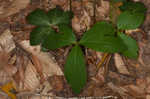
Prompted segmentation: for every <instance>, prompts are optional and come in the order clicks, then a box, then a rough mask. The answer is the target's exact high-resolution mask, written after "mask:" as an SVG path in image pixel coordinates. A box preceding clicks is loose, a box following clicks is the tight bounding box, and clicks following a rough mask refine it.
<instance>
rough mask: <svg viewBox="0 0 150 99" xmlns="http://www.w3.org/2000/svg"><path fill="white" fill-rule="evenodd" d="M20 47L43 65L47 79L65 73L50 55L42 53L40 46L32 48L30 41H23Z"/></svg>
mask: <svg viewBox="0 0 150 99" xmlns="http://www.w3.org/2000/svg"><path fill="white" fill-rule="evenodd" d="M20 45H21V46H22V47H23V48H24V49H25V50H26V51H28V52H29V53H32V54H33V55H35V56H36V57H37V58H38V59H39V61H40V62H41V64H42V68H43V74H44V77H45V79H47V78H48V77H49V76H52V75H63V72H62V71H61V69H60V68H59V66H58V64H57V63H56V62H55V60H54V57H52V55H51V54H50V53H47V52H42V51H41V48H40V46H30V44H29V41H26V40H25V41H22V42H21V43H20Z"/></svg>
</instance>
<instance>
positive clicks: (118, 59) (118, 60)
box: [114, 54, 130, 75]
mask: <svg viewBox="0 0 150 99" xmlns="http://www.w3.org/2000/svg"><path fill="white" fill-rule="evenodd" d="M114 60H115V65H116V67H117V69H118V71H119V73H122V74H126V75H129V74H130V73H129V71H128V69H127V68H126V65H125V64H124V61H123V60H122V57H121V56H120V55H119V54H115V55H114Z"/></svg>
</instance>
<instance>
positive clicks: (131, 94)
mask: <svg viewBox="0 0 150 99" xmlns="http://www.w3.org/2000/svg"><path fill="white" fill-rule="evenodd" d="M33 1H34V0H33ZM46 1H47V2H51V1H50V0H45V1H39V2H40V4H41V5H48V4H47V3H45V2H46ZM72 1H73V2H72V5H73V6H77V7H79V8H78V11H74V10H73V9H75V10H76V8H72V11H73V12H74V14H75V17H74V18H73V20H72V26H73V28H74V30H75V31H76V33H77V35H79V36H80V35H83V34H82V33H83V31H86V29H88V28H89V27H90V26H91V25H92V24H93V22H92V21H93V14H92V13H93V12H92V11H93V5H92V3H91V2H93V1H94V0H83V2H82V3H81V1H80V0H77V1H76V0H72ZM140 1H142V2H144V3H145V5H148V3H147V2H148V0H140ZM16 2H17V0H12V4H11V6H10V8H9V7H8V8H7V9H5V10H3V9H2V8H0V12H1V13H4V14H3V15H2V16H1V18H4V17H10V18H12V15H13V17H16V18H17V17H18V16H17V15H19V13H21V12H22V10H21V9H25V10H27V11H28V10H30V9H27V6H29V5H30V4H29V1H28V0H27V1H26V2H25V4H24V5H23V6H21V5H20V3H19V2H23V1H19V2H17V3H16ZM52 2H53V3H51V4H49V5H50V6H48V7H49V8H48V9H51V8H53V7H55V6H56V5H59V6H61V7H62V8H63V9H64V10H66V9H67V10H69V0H66V2H67V3H66V2H64V1H62V2H64V3H60V2H58V0H52ZM74 2H78V3H79V5H78V3H74ZM100 2H101V3H100V4H99V3H98V4H97V7H96V10H97V15H96V20H107V13H108V10H109V9H108V8H109V7H108V3H109V2H108V1H105V0H100ZM14 3H15V4H14ZM80 3H81V4H80ZM3 4H5V3H3ZM103 4H104V5H103ZM12 5H15V6H14V8H11V7H12ZM41 5H36V6H34V7H33V8H36V7H40V8H43V9H47V8H46V6H44V7H43V6H41ZM83 5H84V7H86V8H84V7H83ZM3 6H5V5H3ZM80 7H81V8H80ZM148 7H149V6H148ZM16 8H17V9H16ZM8 9H9V10H8ZM148 11H149V8H148ZM79 12H80V13H79ZM5 13H6V14H5ZM15 13H18V14H16V15H15ZM148 15H149V14H147V16H148ZM23 20H25V19H23ZM23 20H22V19H21V21H23ZM148 22H149V18H147V20H146V21H145V23H144V25H143V27H142V29H143V30H144V31H145V32H146V34H147V35H149V34H148V33H149V31H150V29H149V28H148V27H149V23H148ZM29 27H30V26H29ZM4 28H5V27H4ZM14 28H16V27H14ZM5 32H6V34H5V35H6V36H3V35H4V34H3V33H0V34H1V35H0V45H2V46H1V48H0V49H1V51H2V54H0V56H1V58H2V59H1V61H2V62H1V63H4V64H2V65H1V66H4V65H5V66H4V67H6V68H7V69H8V67H7V66H8V65H11V66H12V67H15V68H14V69H11V70H10V71H9V73H10V75H11V76H13V77H11V76H10V75H8V74H6V73H5V72H4V71H2V72H0V78H1V79H2V80H0V81H2V82H0V84H1V85H4V84H6V83H7V82H9V81H12V80H13V81H14V76H16V75H19V76H20V79H18V81H19V83H20V84H16V85H15V86H16V87H18V91H20V93H19V94H25V93H26V92H27V91H28V92H27V93H28V94H31V93H36V92H42V94H49V95H51V96H52V95H53V96H56V93H57V92H56V91H58V93H57V96H62V97H67V96H75V95H73V94H72V93H71V92H70V89H69V87H68V85H67V84H66V83H65V81H63V80H64V79H62V78H61V77H60V76H59V75H61V76H62V77H63V72H62V70H63V69H62V68H63V67H60V66H62V64H61V63H63V62H64V60H65V58H66V55H64V56H61V55H62V54H59V53H60V52H65V50H66V49H67V48H62V49H59V50H56V51H54V52H53V55H54V54H55V55H59V56H57V57H61V58H56V61H54V59H55V57H54V56H52V55H51V53H45V52H40V48H39V46H38V47H37V48H32V47H31V46H30V47H31V48H30V47H29V43H28V41H23V40H20V41H22V42H20V43H19V45H20V46H21V48H19V50H21V49H24V50H25V53H26V54H22V53H24V51H23V52H19V53H21V54H17V55H16V53H17V52H18V50H15V49H16V47H17V48H18V46H16V43H14V39H13V38H14V37H13V36H12V35H11V33H12V32H13V31H11V30H10V29H9V28H8V29H7V30H6V31H5ZM7 32H8V33H7ZM21 32H28V30H24V31H21ZM21 32H20V33H21ZM138 33H139V32H134V33H132V34H131V35H132V36H133V37H134V38H136V40H137V41H138V44H139V45H140V46H139V47H140V49H141V50H143V51H141V52H139V53H140V54H141V56H140V57H139V59H138V61H137V60H131V59H123V60H118V59H115V58H114V59H112V60H115V61H121V63H122V61H123V62H124V64H125V65H121V67H119V68H118V66H116V65H118V64H114V63H113V62H112V63H110V64H111V66H110V68H109V71H110V72H112V74H114V75H111V76H109V75H108V77H107V79H106V81H105V80H104V79H103V72H104V70H103V69H101V70H100V71H99V74H98V75H97V76H96V78H95V77H94V78H92V79H90V78H89V82H88V84H87V86H86V88H85V89H84V91H83V93H81V94H80V95H79V96H107V95H114V96H116V97H119V99H136V98H140V99H142V98H143V99H145V98H146V99H149V85H150V83H149V71H150V68H149V62H148V59H149V57H150V56H149V51H148V50H149V43H148V41H149V38H148V39H147V40H146V41H147V42H146V43H145V42H143V40H141V38H139V37H141V35H138V37H137V34H138ZM7 36H8V37H7ZM14 36H15V35H14ZM29 49H30V50H29ZM37 50H38V51H37ZM60 50H61V51H60ZM90 50H91V49H87V51H88V55H87V56H86V58H87V60H88V62H87V63H88V66H89V67H94V66H95V67H96V64H97V63H98V61H99V60H101V57H100V55H98V54H96V55H95V54H94V52H91V51H90ZM4 53H6V54H4ZM7 54H8V55H9V56H6V55H7ZM22 55H23V56H22ZM16 56H17V57H16ZM18 56H19V57H18ZM96 56H99V57H96ZM93 57H94V59H93ZM120 57H121V56H120ZM5 58H6V59H5ZM13 58H14V59H13ZM3 59H5V61H3ZM10 60H12V63H11V62H10ZM19 60H20V61H19ZM60 60H61V61H60ZM139 60H142V61H143V63H144V64H145V65H144V64H141V62H140V61H139ZM17 61H19V62H17ZM21 61H24V62H21ZM57 61H59V63H58V64H57ZM8 63H9V64H8ZM16 63H17V64H16ZM35 64H36V66H35ZM48 64H51V65H48ZM90 64H91V65H90ZM119 64H120V62H119ZM51 66H52V67H51ZM48 68H49V69H48ZM60 68H61V69H62V70H61V69H60ZM102 68H103V67H102ZM124 68H126V69H124ZM117 69H118V70H117ZM89 71H90V73H92V74H93V73H94V72H95V69H93V68H91V70H89ZM120 73H121V74H120ZM122 74H125V75H124V76H121V75H122ZM56 75H58V78H57V76H56ZM126 75H128V76H126ZM4 76H5V77H4ZM129 76H131V78H134V79H136V80H135V81H134V80H132V81H131V82H130V84H128V83H126V84H123V83H122V81H124V79H126V80H127V81H129V79H130V77H129ZM49 77H53V80H56V83H55V81H50V82H51V83H52V82H53V84H50V83H49V82H47V80H48V79H49ZM89 77H90V76H89ZM110 77H114V78H115V79H116V80H115V81H111V80H110ZM43 78H44V79H43ZM120 78H123V79H120ZM93 79H94V80H93ZM95 79H96V80H95ZM144 79H146V81H144ZM41 80H45V82H41ZM107 80H108V81H107ZM117 80H119V81H120V82H119V83H120V84H118V83H116V81H117ZM20 81H21V82H20ZM14 82H16V81H14ZM33 82H34V83H33ZM63 82H64V83H63ZM96 82H98V83H96ZM101 82H104V83H101ZM100 83H101V84H100ZM58 85H60V86H58ZM91 85H92V87H91ZM44 86H47V87H48V89H46V88H47V87H44ZM62 86H63V87H65V88H62ZM145 86H148V87H147V88H145ZM40 87H41V89H40ZM43 87H44V88H43ZM55 88H56V90H55V91H53V90H52V89H55ZM57 88H58V89H57ZM143 88H145V89H143ZM42 89H44V90H42ZM64 89H65V90H64ZM50 90H51V91H50ZM93 90H95V91H93ZM108 90H109V91H108ZM49 91H50V92H49ZM88 91H89V92H88ZM90 91H92V92H91V93H90ZM19 94H18V95H19ZM30 98H31V99H34V98H35V99H38V96H35V97H34V96H32V97H31V96H30ZM42 98H43V99H44V97H42Z"/></svg>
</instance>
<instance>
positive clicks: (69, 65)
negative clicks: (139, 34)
mask: <svg viewBox="0 0 150 99" xmlns="http://www.w3.org/2000/svg"><path fill="white" fill-rule="evenodd" d="M117 1H120V0H114V2H117ZM120 10H121V11H122V13H121V14H120V15H119V16H118V19H117V25H116V27H117V29H116V28H115V26H114V25H112V23H110V22H107V21H101V22H97V23H96V24H94V25H93V27H91V29H89V30H88V31H86V32H85V33H84V35H83V37H82V38H81V40H79V41H77V39H76V36H75V35H74V33H73V31H72V28H71V27H70V26H69V25H70V23H71V19H72V17H73V14H72V12H70V11H67V12H64V11H63V10H61V9H60V8H57V7H56V8H55V9H52V10H50V11H48V12H47V13H46V12H44V11H43V10H41V9H36V10H35V11H33V12H31V13H30V14H29V15H28V16H27V21H28V22H29V23H30V24H32V25H36V26H37V27H36V28H35V29H33V30H32V32H31V33H30V44H31V45H39V44H40V45H41V47H42V48H44V49H49V50H54V49H57V48H60V47H64V46H73V48H72V49H71V51H70V53H69V55H68V57H67V61H66V63H65V66H64V74H65V77H66V80H67V82H68V83H69V84H70V86H71V88H72V90H73V92H74V93H76V94H78V93H80V91H81V89H82V88H83V87H84V86H85V84H86V81H87V72H86V66H85V64H86V63H85V60H84V54H83V51H82V50H81V46H84V47H85V48H91V49H93V50H95V51H100V52H107V53H116V52H118V53H121V54H123V55H124V56H127V57H129V58H137V57H138V46H137V44H136V41H135V40H134V39H132V38H131V37H129V36H127V35H125V34H124V33H123V32H120V31H123V30H126V29H135V28H137V27H139V26H140V25H141V24H142V22H143V21H144V16H145V15H144V14H145V12H146V8H145V6H144V5H143V4H142V3H139V2H136V3H135V2H131V1H130V2H123V5H122V6H121V7H120ZM56 27H57V29H58V30H56Z"/></svg>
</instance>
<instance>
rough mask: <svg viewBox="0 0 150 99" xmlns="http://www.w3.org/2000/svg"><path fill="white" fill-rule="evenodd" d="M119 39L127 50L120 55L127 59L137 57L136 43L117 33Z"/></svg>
mask: <svg viewBox="0 0 150 99" xmlns="http://www.w3.org/2000/svg"><path fill="white" fill-rule="evenodd" d="M119 37H120V38H121V39H122V40H123V42H124V43H125V44H126V46H127V48H128V49H127V50H125V51H123V52H122V54H123V55H124V56H127V57H129V58H134V59H136V58H137V57H138V45H137V43H136V40H134V39H132V38H131V37H129V36H127V35H125V34H123V33H119Z"/></svg>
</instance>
